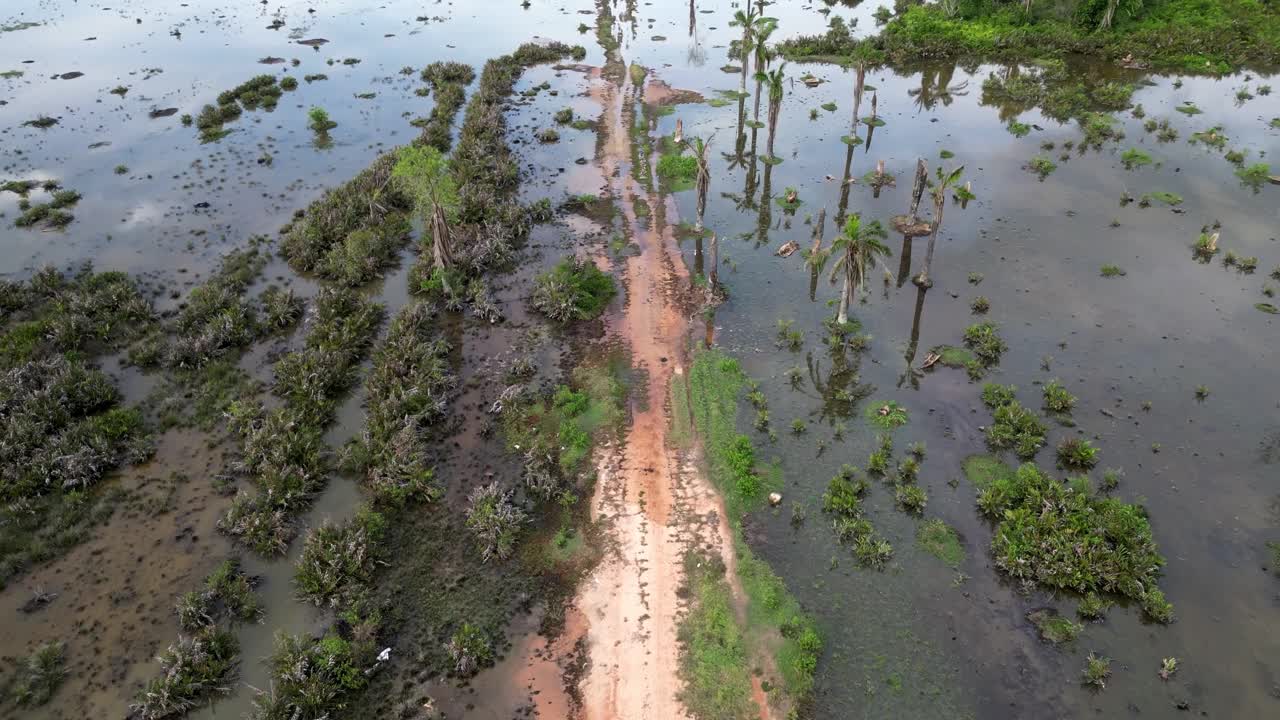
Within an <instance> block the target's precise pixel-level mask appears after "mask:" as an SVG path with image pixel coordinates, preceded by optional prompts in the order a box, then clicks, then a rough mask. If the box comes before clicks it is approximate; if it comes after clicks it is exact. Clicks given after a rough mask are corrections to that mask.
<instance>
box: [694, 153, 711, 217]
mask: <svg viewBox="0 0 1280 720" xmlns="http://www.w3.org/2000/svg"><path fill="white" fill-rule="evenodd" d="M710 187H711V173H710V172H708V170H707V166H706V163H705V162H704V161H703V160H702V159H701V158H699V159H698V222H697V224H696V225H695V226H694V229H695V230H697V231H698V233H701V232H702V216H703V214H705V213H706V212H707V190H708V189H710Z"/></svg>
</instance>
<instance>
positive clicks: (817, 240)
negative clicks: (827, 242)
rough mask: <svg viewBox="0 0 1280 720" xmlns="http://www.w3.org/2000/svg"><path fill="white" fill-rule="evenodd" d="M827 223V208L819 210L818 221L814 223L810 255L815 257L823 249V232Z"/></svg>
mask: <svg viewBox="0 0 1280 720" xmlns="http://www.w3.org/2000/svg"><path fill="white" fill-rule="evenodd" d="M826 224H827V209H826V208H825V207H824V208H822V209H821V210H819V211H818V221H817V222H815V223H814V224H813V247H811V248H809V256H810V257H813V256H814V255H817V254H818V253H819V252H821V251H822V233H823V232H824V231H825V226H826Z"/></svg>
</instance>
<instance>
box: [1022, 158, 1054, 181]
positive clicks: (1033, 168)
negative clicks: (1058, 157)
mask: <svg viewBox="0 0 1280 720" xmlns="http://www.w3.org/2000/svg"><path fill="white" fill-rule="evenodd" d="M1057 169H1058V164H1057V163H1055V162H1054V161H1052V160H1050V159H1049V158H1047V157H1045V156H1043V155H1037V156H1035V157H1033V158H1031V160H1029V161H1028V162H1027V170H1028V171H1030V172H1033V173H1035V174H1036V175H1037V176H1039V178H1040V179H1041V180H1044V179H1045V178H1047V177H1049V175H1050V174H1051V173H1053V171H1054V170H1057Z"/></svg>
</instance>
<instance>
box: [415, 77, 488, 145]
mask: <svg viewBox="0 0 1280 720" xmlns="http://www.w3.org/2000/svg"><path fill="white" fill-rule="evenodd" d="M475 79H476V71H475V70H473V69H472V68H471V66H470V65H465V64H463V63H457V62H433V63H431V64H430V65H428V66H426V67H425V68H423V69H422V81H423V82H425V83H427V85H428V86H429V87H430V88H431V92H432V93H433V94H434V95H435V107H433V108H431V116H430V117H428V118H426V119H425V120H422V121H421V122H419V121H414V124H415V125H420V126H421V127H422V134H421V135H419V136H418V139H417V140H415V141H414V142H415V143H423V144H427V145H430V146H432V147H434V148H435V149H437V150H439V151H440V152H448V151H449V147H450V146H452V145H453V119H454V117H455V116H456V115H457V114H458V110H460V109H461V108H462V104H463V101H464V99H465V97H466V90H465V88H466V86H468V85H470V84H471V83H472V82H473V81H474V80H475Z"/></svg>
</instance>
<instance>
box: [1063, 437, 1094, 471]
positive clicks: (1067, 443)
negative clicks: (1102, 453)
mask: <svg viewBox="0 0 1280 720" xmlns="http://www.w3.org/2000/svg"><path fill="white" fill-rule="evenodd" d="M1058 463H1059V464H1061V465H1062V467H1064V468H1068V469H1071V470H1089V469H1091V468H1092V467H1093V466H1094V465H1097V464H1098V449H1097V448H1095V447H1094V446H1093V444H1092V443H1090V442H1089V441H1088V440H1081V439H1080V438H1067V439H1066V440H1063V441H1062V442H1061V443H1059V444H1058Z"/></svg>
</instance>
